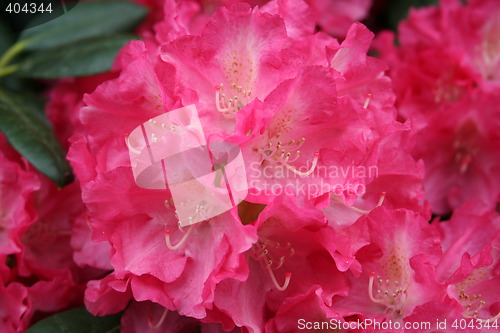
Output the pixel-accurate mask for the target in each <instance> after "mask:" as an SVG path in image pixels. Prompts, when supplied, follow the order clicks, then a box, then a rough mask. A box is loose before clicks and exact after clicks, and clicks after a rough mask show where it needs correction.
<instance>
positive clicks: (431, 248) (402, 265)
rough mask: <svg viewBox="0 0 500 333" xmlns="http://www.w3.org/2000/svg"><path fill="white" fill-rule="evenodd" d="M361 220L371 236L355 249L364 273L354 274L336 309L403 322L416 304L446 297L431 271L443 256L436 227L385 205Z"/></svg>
mask: <svg viewBox="0 0 500 333" xmlns="http://www.w3.org/2000/svg"><path fill="white" fill-rule="evenodd" d="M363 222H364V223H366V224H367V227H368V229H369V234H370V237H371V239H370V245H368V246H366V247H365V248H363V249H361V250H359V251H358V253H357V258H358V260H359V261H360V262H361V265H362V267H363V273H362V275H360V276H359V277H354V276H352V277H351V283H352V286H351V289H350V293H349V297H345V298H339V299H337V302H335V303H334V306H333V309H334V310H336V311H337V312H339V313H340V314H341V315H342V316H344V317H346V316H353V315H359V316H362V317H364V318H372V319H376V320H377V321H379V322H383V321H388V320H392V321H393V322H394V321H402V320H403V318H405V317H406V316H409V315H410V314H412V312H413V310H414V309H415V307H417V306H418V305H422V304H424V303H426V302H428V301H431V300H433V299H440V295H444V292H445V290H444V287H442V286H441V285H440V284H439V283H438V282H437V279H436V278H435V274H434V273H433V272H434V271H435V268H434V267H435V266H436V265H437V263H438V260H439V259H440V256H441V247H440V240H439V233H438V231H437V229H436V228H435V227H434V226H432V225H429V224H428V223H427V221H425V220H424V219H423V218H422V216H420V215H419V214H417V213H415V212H412V211H408V210H404V209H398V210H393V211H389V210H387V209H385V208H383V207H380V208H377V209H375V210H373V211H372V212H371V213H370V214H369V215H367V216H366V217H364V218H363ZM433 275H434V278H433V277H432V276H433Z"/></svg>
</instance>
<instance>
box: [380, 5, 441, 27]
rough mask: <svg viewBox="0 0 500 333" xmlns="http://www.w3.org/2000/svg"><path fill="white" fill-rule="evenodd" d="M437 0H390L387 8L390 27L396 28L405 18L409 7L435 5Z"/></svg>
mask: <svg viewBox="0 0 500 333" xmlns="http://www.w3.org/2000/svg"><path fill="white" fill-rule="evenodd" d="M437 3H438V0H406V1H401V0H390V1H389V2H388V5H387V8H388V10H389V15H388V16H389V17H388V19H389V24H390V26H391V28H392V29H394V30H396V29H397V27H398V24H399V22H400V21H401V20H404V19H406V17H407V16H408V11H409V10H410V8H411V7H415V8H418V7H424V6H431V5H436V4H437Z"/></svg>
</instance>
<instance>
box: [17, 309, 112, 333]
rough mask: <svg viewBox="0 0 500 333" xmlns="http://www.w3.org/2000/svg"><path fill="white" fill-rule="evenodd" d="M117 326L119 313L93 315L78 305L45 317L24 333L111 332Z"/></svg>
mask: <svg viewBox="0 0 500 333" xmlns="http://www.w3.org/2000/svg"><path fill="white" fill-rule="evenodd" d="M119 326H120V314H115V315H111V316H106V317H95V316H93V315H92V314H90V313H89V312H87V310H85V308H84V307H80V308H76V309H72V310H69V311H65V312H60V313H57V314H55V315H53V316H50V317H48V318H45V319H43V320H41V321H39V322H38V323H36V324H35V325H33V326H32V327H31V328H30V329H28V330H27V331H26V333H111V332H118V331H119Z"/></svg>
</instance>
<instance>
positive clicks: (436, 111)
mask: <svg viewBox="0 0 500 333" xmlns="http://www.w3.org/2000/svg"><path fill="white" fill-rule="evenodd" d="M498 5H499V4H498V2H497V1H470V2H469V3H468V4H467V5H463V4H462V3H460V2H459V1H453V0H450V1H441V6H440V7H429V8H424V9H419V10H413V11H411V13H410V15H409V17H408V20H407V21H404V22H402V23H401V25H400V29H399V41H400V47H398V48H396V47H394V46H392V45H391V44H392V39H393V37H392V36H390V35H389V34H385V35H383V36H381V37H380V40H379V41H378V49H379V50H380V52H381V54H382V57H383V58H384V59H385V60H387V61H388V63H389V65H390V68H391V70H390V76H391V78H392V79H393V81H394V86H395V92H396V95H397V97H398V102H397V106H398V110H399V113H400V116H401V117H402V118H405V119H406V118H409V119H411V120H412V124H413V125H414V126H415V128H416V129H417V130H419V132H418V134H417V145H416V147H415V149H414V151H413V154H414V156H415V157H416V158H417V159H422V160H423V162H424V164H425V170H426V176H425V187H426V199H427V200H429V202H430V204H431V206H432V211H433V212H434V213H436V214H441V215H442V214H448V213H450V212H451V210H452V209H454V208H456V207H459V206H460V205H462V204H463V203H464V202H466V201H467V200H469V199H474V198H476V199H480V200H482V201H484V202H487V203H489V204H494V203H497V202H498V198H499V192H498V189H499V188H500V187H499V183H498V182H499V181H500V178H499V177H498V176H497V174H498V170H497V169H498V164H499V161H498V154H497V153H496V152H497V151H498V149H499V143H500V140H499V138H498V135H497V132H498V131H497V130H496V129H497V128H498V127H499V124H498V119H499V114H498V110H497V108H496V107H495V105H496V104H497V103H498V96H499V95H498V82H497V81H498V80H496V76H497V75H496V73H497V72H498V71H497V70H496V68H497V67H498V65H499V63H500V62H499V59H500V58H499V57H498V53H499V52H498V50H500V49H499V48H498V45H500V44H499V43H498V31H499V30H498V29H496V28H494V27H496V26H497V25H498V21H499V20H498V17H499V15H500V14H499V13H500V7H499V6H498Z"/></svg>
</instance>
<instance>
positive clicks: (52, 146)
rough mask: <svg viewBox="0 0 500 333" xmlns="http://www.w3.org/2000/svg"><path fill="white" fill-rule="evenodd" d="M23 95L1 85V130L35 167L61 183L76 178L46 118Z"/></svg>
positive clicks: (65, 183)
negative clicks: (26, 102)
mask: <svg viewBox="0 0 500 333" xmlns="http://www.w3.org/2000/svg"><path fill="white" fill-rule="evenodd" d="M26 98H27V97H26V96H23V99H21V98H20V97H18V96H16V95H14V94H13V93H10V92H8V91H6V90H3V89H0V131H1V132H3V133H4V134H5V136H6V137H7V140H8V141H9V142H10V144H11V145H12V146H13V147H14V148H15V149H16V150H17V151H18V152H19V153H20V154H21V155H23V156H24V157H25V158H26V159H27V160H28V161H29V162H30V163H31V164H33V166H34V167H35V168H37V169H38V170H40V172H42V173H43V174H45V175H46V176H47V177H49V178H50V179H52V180H53V181H54V182H55V183H56V184H57V185H58V186H60V187H62V186H64V185H67V184H69V183H70V182H71V181H72V180H73V175H72V173H71V167H70V166H69V163H68V161H66V159H65V157H64V156H65V152H64V149H63V148H62V146H61V144H60V143H59V141H58V140H57V138H56V137H55V136H54V133H53V132H52V129H51V128H50V126H49V124H48V122H47V120H46V119H45V118H43V116H42V115H41V114H40V113H38V112H35V111H33V110H32V109H31V107H29V106H28V105H27V104H25V103H24V100H25V99H26Z"/></svg>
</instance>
